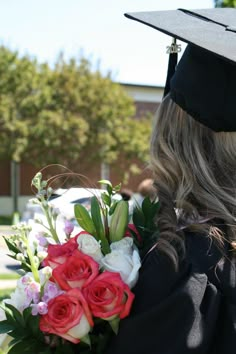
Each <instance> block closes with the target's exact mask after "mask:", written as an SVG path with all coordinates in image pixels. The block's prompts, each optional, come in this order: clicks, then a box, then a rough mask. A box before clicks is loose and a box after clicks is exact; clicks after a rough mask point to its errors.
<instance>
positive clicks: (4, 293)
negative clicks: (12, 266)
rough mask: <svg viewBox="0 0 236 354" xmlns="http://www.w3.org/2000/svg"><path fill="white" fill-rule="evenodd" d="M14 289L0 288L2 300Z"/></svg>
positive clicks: (0, 299) (0, 298)
mask: <svg viewBox="0 0 236 354" xmlns="http://www.w3.org/2000/svg"><path fill="white" fill-rule="evenodd" d="M13 290H14V289H12V288H11V289H0V301H2V300H4V299H6V298H9V297H10V295H11V293H12V291H13Z"/></svg>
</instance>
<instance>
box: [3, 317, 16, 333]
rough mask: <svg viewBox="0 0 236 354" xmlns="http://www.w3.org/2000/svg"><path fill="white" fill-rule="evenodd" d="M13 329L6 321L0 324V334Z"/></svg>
mask: <svg viewBox="0 0 236 354" xmlns="http://www.w3.org/2000/svg"><path fill="white" fill-rule="evenodd" d="M14 328H15V327H14V326H13V325H11V324H9V323H8V321H7V320H4V321H1V322H0V334H3V333H9V332H11V331H13V329H14Z"/></svg>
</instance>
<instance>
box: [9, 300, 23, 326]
mask: <svg viewBox="0 0 236 354" xmlns="http://www.w3.org/2000/svg"><path fill="white" fill-rule="evenodd" d="M6 308H8V309H10V310H11V311H12V315H13V317H14V319H15V320H16V322H17V323H18V324H19V325H20V326H22V327H24V325H25V321H24V318H23V316H22V314H21V313H20V311H19V310H17V308H15V307H14V306H13V305H11V304H6Z"/></svg>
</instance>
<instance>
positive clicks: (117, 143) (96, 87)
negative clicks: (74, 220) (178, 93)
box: [0, 0, 236, 225]
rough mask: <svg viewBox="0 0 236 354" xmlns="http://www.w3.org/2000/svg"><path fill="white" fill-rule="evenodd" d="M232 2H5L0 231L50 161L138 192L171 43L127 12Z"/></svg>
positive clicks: (0, 32) (0, 28) (1, 9)
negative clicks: (129, 15) (36, 176)
mask: <svg viewBox="0 0 236 354" xmlns="http://www.w3.org/2000/svg"><path fill="white" fill-rule="evenodd" d="M235 2H236V1H235V0H231V1H230V0H229V1H214V0H178V1H176V0H165V1H158V0H155V1H154V0H136V1H133V0H119V1H117V0H86V1H85V0H67V1H65V0H50V1H48V0H41V1H37V0H35V1H31V0H21V1H18V0H9V1H1V2H0V45H1V47H0V181H1V183H0V225H3V224H9V223H11V222H14V220H13V217H15V219H17V218H20V217H21V216H22V214H23V212H24V210H25V207H26V204H27V201H28V200H29V198H31V197H32V195H33V191H32V190H31V180H32V177H33V176H34V175H35V173H36V172H37V171H39V170H40V169H42V168H43V167H45V166H48V165H51V164H60V165H63V166H66V167H67V168H69V169H70V170H71V171H73V172H76V173H80V174H82V175H84V176H86V177H87V178H88V181H89V182H87V184H88V186H89V187H93V188H95V187H96V188H97V184H96V182H97V181H98V180H99V179H101V178H106V179H111V180H112V181H113V183H114V184H115V183H119V182H121V181H122V183H123V187H124V188H126V189H127V188H128V189H129V190H130V191H133V192H135V191H137V189H138V186H139V184H140V182H141V181H142V180H144V179H145V178H149V177H150V173H149V171H148V167H147V166H148V150H149V136H150V131H151V122H152V116H153V114H154V112H155V111H156V109H157V107H158V104H159V103H160V100H161V98H162V94H163V87H164V84H165V77H166V70H167V62H168V56H167V54H166V47H167V46H168V45H170V42H171V39H170V38H169V37H168V36H166V35H164V34H161V33H159V32H157V31H155V30H153V29H151V28H149V27H147V26H143V25H141V24H140V23H136V22H135V21H131V20H128V19H127V18H125V17H124V15H123V14H124V13H125V12H132V11H133V12H136V11H151V10H171V9H173V10H175V9H177V8H186V9H194V8H195V9H196V8H198V9H200V8H211V7H214V6H219V7H220V6H230V7H234V6H236V4H235ZM184 46H185V45H184V44H183V45H182V47H183V48H184ZM64 171H65V168H62V167H60V166H56V167H55V166H54V167H53V166H51V167H50V168H46V170H44V173H45V174H46V178H49V177H50V176H52V175H54V174H58V173H63V172H64ZM72 184H73V187H81V184H80V180H79V179H78V178H74V179H73V181H71V180H68V181H67V184H66V183H65V181H64V182H63V188H65V187H67V185H70V186H71V185H72ZM58 187H61V186H60V185H58Z"/></svg>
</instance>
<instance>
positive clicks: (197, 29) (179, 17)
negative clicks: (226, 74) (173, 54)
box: [125, 8, 236, 63]
mask: <svg viewBox="0 0 236 354" xmlns="http://www.w3.org/2000/svg"><path fill="white" fill-rule="evenodd" d="M125 16H126V17H128V18H130V19H132V20H136V21H138V22H141V23H143V24H146V25H148V26H150V27H153V28H155V29H157V30H158V31H160V32H163V33H165V34H167V35H170V36H172V37H175V38H177V39H180V40H181V41H183V42H186V43H190V44H194V45H196V46H198V47H200V48H203V49H206V50H207V51H209V52H212V53H214V54H216V55H219V56H220V57H222V58H224V59H226V60H230V61H231V62H233V63H235V62H236V9H232V8H225V9H203V10H193V11H188V10H184V9H178V10H172V11H149V12H134V13H133V12H132V13H126V14H125Z"/></svg>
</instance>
